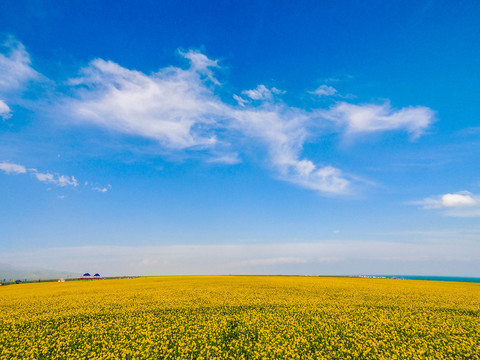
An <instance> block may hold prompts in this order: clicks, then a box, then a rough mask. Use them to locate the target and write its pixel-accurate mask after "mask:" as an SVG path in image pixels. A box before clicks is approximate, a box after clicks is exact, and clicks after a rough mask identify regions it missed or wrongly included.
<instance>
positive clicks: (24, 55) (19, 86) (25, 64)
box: [0, 37, 42, 120]
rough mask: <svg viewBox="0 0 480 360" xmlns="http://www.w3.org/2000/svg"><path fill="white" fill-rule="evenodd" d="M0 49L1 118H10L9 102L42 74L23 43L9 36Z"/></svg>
mask: <svg viewBox="0 0 480 360" xmlns="http://www.w3.org/2000/svg"><path fill="white" fill-rule="evenodd" d="M0 49H2V50H4V51H2V52H0V118H2V119H3V120H6V119H8V118H9V117H10V116H11V115H12V110H11V109H10V107H9V105H7V102H9V100H11V99H15V98H16V97H17V96H18V93H19V92H21V91H22V90H23V88H24V87H25V86H26V84H27V83H28V82H30V81H33V80H38V79H40V78H41V77H42V76H41V75H40V74H39V73H38V72H37V71H35V70H34V69H33V68H32V66H31V64H32V61H31V59H30V55H29V54H28V52H27V51H26V50H25V47H24V46H23V44H22V43H20V42H19V41H17V40H15V38H13V37H9V38H8V39H7V41H5V42H4V43H3V44H1V46H0Z"/></svg>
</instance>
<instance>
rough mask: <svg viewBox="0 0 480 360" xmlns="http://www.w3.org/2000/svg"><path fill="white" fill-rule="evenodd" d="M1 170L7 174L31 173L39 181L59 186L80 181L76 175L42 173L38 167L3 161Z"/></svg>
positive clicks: (76, 184) (74, 184)
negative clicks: (27, 166) (28, 167)
mask: <svg viewBox="0 0 480 360" xmlns="http://www.w3.org/2000/svg"><path fill="white" fill-rule="evenodd" d="M0 170H3V171H4V172H5V173H7V174H26V173H29V174H31V175H33V176H34V177H35V178H36V179H37V180H38V181H41V182H44V183H48V184H54V185H57V186H61V187H64V186H73V187H76V186H78V181H77V179H75V177H74V176H65V175H59V174H51V173H40V172H38V171H37V169H33V168H30V169H27V168H26V167H25V166H23V165H19V164H14V163H9V162H2V163H0Z"/></svg>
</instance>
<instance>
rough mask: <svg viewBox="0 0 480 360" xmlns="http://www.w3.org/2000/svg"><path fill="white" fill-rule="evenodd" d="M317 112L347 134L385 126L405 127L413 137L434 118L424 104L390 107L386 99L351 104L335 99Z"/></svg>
mask: <svg viewBox="0 0 480 360" xmlns="http://www.w3.org/2000/svg"><path fill="white" fill-rule="evenodd" d="M321 114H322V115H323V116H324V117H325V118H327V119H329V120H332V121H334V122H336V123H337V124H339V125H340V126H345V127H346V131H347V134H362V133H364V134H365V133H371V132H381V131H388V130H406V131H407V132H409V133H410V134H411V136H412V137H413V138H417V137H419V136H420V135H422V134H423V133H424V132H425V130H426V129H427V128H428V127H429V126H430V124H431V123H432V122H433V121H434V115H435V113H434V111H433V110H432V109H430V108H428V107H425V106H409V107H406V108H401V109H399V110H395V109H392V107H391V105H390V103H388V102H386V103H384V104H382V105H375V104H361V105H354V104H349V103H346V102H339V103H337V104H336V105H334V106H333V107H332V108H330V109H329V110H326V111H321Z"/></svg>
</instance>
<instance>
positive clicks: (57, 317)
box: [0, 276, 480, 360]
mask: <svg viewBox="0 0 480 360" xmlns="http://www.w3.org/2000/svg"><path fill="white" fill-rule="evenodd" d="M479 315H480V284H469V283H454V282H433V281H412V280H390V279H364V278H334V277H273V276H272V277H266V276H249V277H242V276H198V277H197V276H191V277H186V276H185V277H184V276H181V277H155V278H137V279H126V280H96V281H71V282H65V283H40V284H34V283H33V284H21V285H11V286H4V287H0V359H449V360H450V359H480V316H479Z"/></svg>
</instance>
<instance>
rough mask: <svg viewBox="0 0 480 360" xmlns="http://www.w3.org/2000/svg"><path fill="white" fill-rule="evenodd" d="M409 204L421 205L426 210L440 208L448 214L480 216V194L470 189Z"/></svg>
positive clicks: (454, 215) (453, 215)
mask: <svg viewBox="0 0 480 360" xmlns="http://www.w3.org/2000/svg"><path fill="white" fill-rule="evenodd" d="M409 204H412V205H421V206H422V207H423V209H426V210H432V209H439V210H442V212H443V214H445V215H446V216H452V217H480V195H474V194H472V193H471V192H469V191H459V192H456V193H447V194H443V195H437V196H432V197H428V198H425V199H423V200H420V201H412V202H410V203H409Z"/></svg>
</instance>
